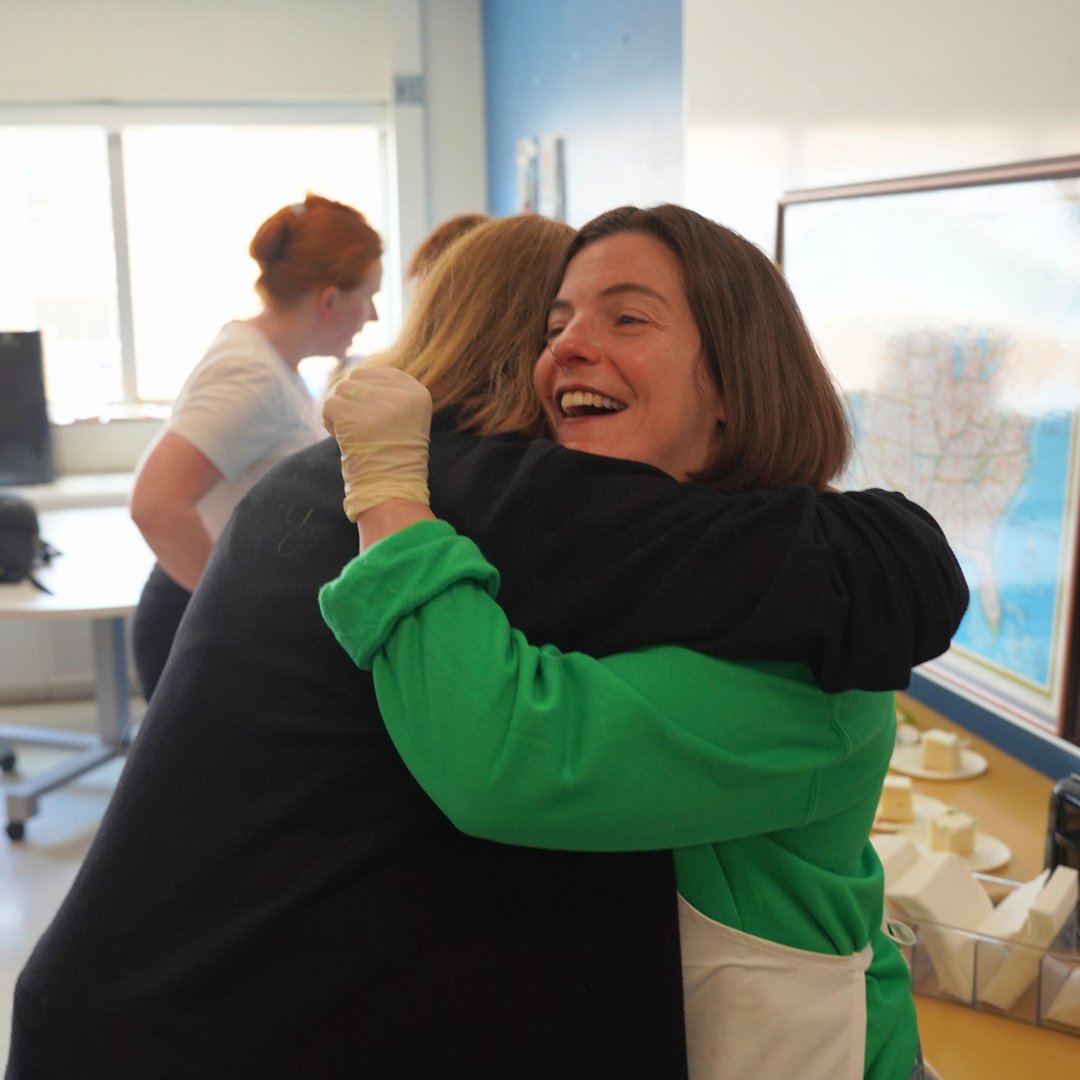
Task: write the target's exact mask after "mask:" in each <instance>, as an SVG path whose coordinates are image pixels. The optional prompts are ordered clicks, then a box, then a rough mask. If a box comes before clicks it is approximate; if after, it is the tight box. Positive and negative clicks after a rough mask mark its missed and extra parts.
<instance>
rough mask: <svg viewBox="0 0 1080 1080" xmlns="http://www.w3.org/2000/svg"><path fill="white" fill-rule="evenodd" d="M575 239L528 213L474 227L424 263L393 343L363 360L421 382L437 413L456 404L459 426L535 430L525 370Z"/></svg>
mask: <svg viewBox="0 0 1080 1080" xmlns="http://www.w3.org/2000/svg"><path fill="white" fill-rule="evenodd" d="M573 236H574V230H573V229H571V228H570V226H569V225H564V224H562V223H561V222H557V221H551V220H550V219H548V218H544V217H540V216H539V215H536V214H521V215H517V216H514V217H506V218H498V219H495V220H493V221H489V222H487V223H486V224H482V225H477V226H476V227H475V228H473V229H472V230H471V231H470V232H468V233H466V234H465V235H464V236H462V237H461V238H460V239H458V240H457V241H455V242H454V243H453V244H452V245H451V246H450V247H449V248H448V249H447V250H446V251H445V252H444V253H443V254H442V255H440V256H439V257H438V258H437V259H436V260H435V262H434V263H433V264H432V265H431V267H430V268H429V270H428V271H427V273H426V274H425V276H424V278H423V280H422V282H421V284H420V288H419V290H418V291H417V294H416V297H415V299H414V300H413V304H412V307H411V308H410V310H409V314H408V316H407V318H406V320H405V325H404V326H403V327H402V330H401V334H400V335H399V337H398V339H397V341H395V342H394V344H393V345H392V346H391V347H390V348H389V349H388V350H387V351H386V352H384V353H381V354H380V355H378V356H376V357H373V358H372V361H371V362H372V363H377V364H389V365H392V366H394V367H398V368H401V369H402V370H403V371H407V372H408V373H409V374H410V375H412V376H413V377H414V378H416V379H419V380H420V382H422V383H423V384H424V385H425V386H426V387H427V388H428V390H429V391H430V392H431V397H432V401H433V403H434V405H435V408H436V409H441V408H444V407H445V406H447V405H456V406H457V407H458V409H459V418H458V426H459V427H462V428H471V429H473V430H475V431H478V432H479V433H480V434H482V435H495V434H499V433H501V432H521V433H523V434H541V433H543V432H544V431H545V430H546V429H545V426H544V422H543V416H542V413H541V410H540V403H539V401H538V400H537V397H536V394H535V392H534V390H533V385H532V369H533V365H534V364H535V363H536V358H537V356H539V354H540V351H541V349H542V348H543V346H544V317H545V305H546V304H547V302H548V300H549V299H550V297H551V296H552V295H553V294H554V291H555V288H556V286H557V285H558V282H559V277H560V275H561V273H562V266H563V261H564V258H565V255H566V249H567V247H568V246H569V244H570V241H571V240H572V239H573Z"/></svg>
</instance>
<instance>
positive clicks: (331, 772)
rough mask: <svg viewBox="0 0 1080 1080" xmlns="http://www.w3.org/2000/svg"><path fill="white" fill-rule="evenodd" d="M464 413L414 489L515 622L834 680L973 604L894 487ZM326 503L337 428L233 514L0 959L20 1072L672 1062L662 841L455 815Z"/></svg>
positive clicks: (541, 1070) (549, 636) (344, 531)
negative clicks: (66, 851) (330, 594)
mask: <svg viewBox="0 0 1080 1080" xmlns="http://www.w3.org/2000/svg"><path fill="white" fill-rule="evenodd" d="M540 222H542V219H536V218H535V217H534V220H533V223H530V224H529V225H528V226H525V227H527V228H529V229H539V228H542V227H543V226H542V225H541V224H540ZM547 224H548V225H551V224H553V223H547ZM500 225H501V223H499V222H494V223H491V224H490V225H484V226H480V227H479V228H478V229H477V230H476V231H475V232H474V233H472V234H470V236H469V237H466V238H465V239H464V240H463V241H462V242H461V244H460V245H455V248H454V249H453V250H454V252H455V256H456V257H461V258H464V257H467V253H468V252H469V251H470V250H479V249H474V248H471V247H470V244H476V245H482V244H483V243H484V242H485V241H484V234H485V232H486V231H490V230H493V229H498V228H499V226H500ZM504 231H506V232H507V233H509V232H510V231H511V227H510V226H505V227H504ZM491 235H499V234H498V233H492V234H491ZM513 247H514V250H515V253H516V255H517V256H518V257H520V251H521V244H520V242H519V241H516V242H515V243H514V245H513ZM489 262H490V260H486V261H483V264H484V265H487V263H489ZM452 269H455V270H456V269H457V267H456V266H455V267H454V268H452ZM453 276H454V277H455V278H456V279H457V280H459V281H461V282H462V283H463V284H464V283H465V282H466V281H467V282H468V285H469V288H470V290H471V293H472V295H473V298H474V299H475V297H476V296H477V295H479V292H480V291H482V290H481V289H480V287H479V285H478V279H477V277H476V276H475V275H473V276H467V275H464V274H461V273H455V274H454V275H453ZM439 279H440V275H439V272H438V268H436V270H435V271H433V280H434V282H435V284H434V285H427V286H426V287H428V288H437V287H438V282H439ZM463 355H464V354H463ZM433 382H434V383H435V384H436V386H437V384H438V377H437V375H436V376H433ZM479 385H480V388H481V390H482V391H483V392H486V383H481V384H479ZM430 386H431V383H430V382H429V388H430ZM457 390H458V392H459V396H458V400H460V385H459V386H458V387H457ZM432 393H433V397H434V398H435V400H436V402H437V403H438V404H442V405H445V403H446V402H447V400H454V398H452V397H450V396H449V395H448V394H446V393H440V392H439V391H438V390H437V389H433V390H432ZM472 419H473V418H472V415H471V414H470V412H469V410H468V409H465V408H459V409H456V410H455V409H446V408H444V409H443V410H442V412H441V413H440V414H439V415H438V416H437V417H436V424H435V427H434V429H433V434H432V447H431V490H432V508H433V509H434V510H435V512H436V513H437V514H438V515H439V516H440V517H443V518H445V519H447V520H448V521H450V522H451V523H452V524H454V525H455V526H456V527H457V528H458V529H459V530H461V531H462V532H465V533H467V534H468V535H470V536H471V537H473V538H474V539H475V540H476V541H477V543H478V544H479V545H480V547H481V548H482V549H483V550H484V552H485V554H486V555H487V556H488V557H489V558H490V559H491V560H492V561H493V562H494V563H496V564H497V565H498V566H499V567H500V570H501V572H502V579H503V588H502V592H501V594H500V601H501V603H502V604H503V606H504V607H505V609H506V610H507V612H508V614H509V615H510V617H511V618H512V620H513V621H514V623H515V625H517V626H518V627H520V628H521V629H522V630H523V631H525V633H526V634H527V635H529V636H530V637H531V638H533V639H534V640H543V641H551V642H553V643H554V644H557V645H558V646H559V647H560V648H562V649H584V650H588V651H590V652H592V653H593V654H595V655H603V654H604V653H605V652H609V651H613V650H616V649H620V650H626V649H632V648H635V647H638V646H644V645H649V644H657V643H665V642H666V643H681V644H686V645H688V646H690V647H693V648H696V649H699V650H701V651H705V652H709V653H711V654H713V655H725V656H732V657H754V656H762V655H764V656H768V657H774V658H787V659H801V660H803V661H804V662H806V663H807V664H809V665H810V667H811V668H812V670H813V671H814V674H815V679H816V680H817V681H818V683H819V684H820V685H821V686H822V687H824V688H826V689H831V690H839V689H843V688H846V687H855V686H861V687H862V688H865V689H878V688H887V687H901V686H906V685H907V682H908V679H909V676H910V669H911V667H912V666H914V665H915V664H917V663H920V662H921V661H923V660H925V659H928V658H930V657H931V656H934V655H937V654H938V653H940V652H941V651H942V650H943V649H944V648H945V647H947V644H948V641H949V638H950V637H951V635H952V633H953V631H954V630H955V628H956V625H957V624H958V622H959V619H960V617H961V616H962V614H963V611H964V609H965V607H966V604H967V589H966V586H965V584H964V581H963V576H962V574H961V573H960V570H959V567H958V566H957V564H956V561H955V559H954V557H953V555H952V552H951V550H950V549H949V545H948V543H947V542H946V540H945V538H944V537H943V536H942V534H941V532H940V529H939V528H938V527H937V525H936V524H935V523H934V521H933V519H932V518H931V517H930V516H929V515H927V514H925V513H924V512H923V511H921V510H920V509H919V508H918V507H915V506H914V505H912V504H911V503H909V502H908V501H907V500H905V499H903V497H902V496H899V495H896V494H892V493H885V492H876V491H871V492H863V493H851V494H843V495H841V494H823V495H819V494H817V493H815V492H814V491H813V490H812V489H811V488H810V487H808V486H806V485H791V486H790V487H788V488H784V489H781V490H780V491H778V492H771V493H751V494H746V495H738V496H720V495H716V494H715V493H713V492H712V491H711V490H710V489H709V488H707V487H704V486H702V485H697V484H692V483H689V484H683V483H678V482H676V481H674V480H672V479H671V478H670V477H669V476H667V475H665V474H663V473H661V472H659V471H658V470H656V469H653V468H652V467H650V466H647V465H641V464H634V463H630V462H624V461H618V460H614V459H604V458H599V457H594V456H592V455H589V454H582V453H577V452H574V451H569V450H564V449H562V448H560V447H556V446H554V445H553V444H551V443H550V442H548V441H546V440H543V439H527V438H522V437H519V436H514V435H498V436H495V437H479V436H477V435H475V434H471V433H469V432H467V431H461V430H458V428H459V427H460V426H461V425H462V424H465V425H468V424H469V423H470V422H472ZM488 430H491V427H490V426H489V427H488ZM494 430H498V427H497V426H496V427H495V428H494ZM342 498H343V487H342V479H341V471H340V467H339V462H338V450H337V446H336V444H335V443H333V442H332V441H329V440H328V441H326V442H323V443H320V444H318V445H316V446H314V447H311V448H309V449H308V450H305V451H302V452H300V453H299V454H297V455H294V456H293V457H291V458H289V459H287V460H285V461H284V462H281V463H280V464H278V465H277V466H275V467H274V468H273V469H272V470H271V471H270V472H269V473H268V474H267V475H266V476H265V477H264V478H263V479H262V480H260V481H259V483H257V484H256V485H255V487H254V488H253V489H252V490H251V491H250V492H249V493H248V495H247V496H246V497H245V498H244V499H243V501H242V502H241V503H240V504H239V506H238V507H237V508H236V510H235V511H234V513H233V516H232V518H231V520H230V522H229V524H228V526H227V527H226V529H225V531H224V533H223V534H222V537H221V539H220V541H219V542H218V544H217V545H215V549H214V553H213V555H212V556H211V559H210V563H209V565H208V568H207V572H206V575H205V577H204V579H203V581H202V582H201V583H200V585H199V588H198V589H197V590H196V593H195V595H194V597H193V600H192V603H191V606H190V607H189V609H188V613H187V615H186V616H185V619H184V622H183V624H182V626H181V628H180V632H179V634H178V636H177V639H176V642H175V644H174V647H173V651H172V653H171V655H170V659H169V662H168V664H167V666H166V669H165V672H164V674H163V677H162V680H161V683H160V684H159V687H158V690H157V692H156V693H155V696H154V701H153V703H152V704H151V705H150V707H149V708H148V711H147V713H146V717H145V719H144V722H143V725H142V728H141V730H140V732H139V735H138V738H137V740H136V742H135V744H134V746H133V748H132V751H131V754H130V759H129V761H128V762H127V765H126V767H125V770H124V772H123V774H122V776H121V778H120V781H119V783H118V785H117V790H116V793H115V795H114V797H113V799H112V801H111V803H110V806H109V808H108V810H107V812H106V814H105V818H104V820H103V822H102V825H101V828H100V830H99V833H98V835H97V837H96V839H95V841H94V843H93V845H92V846H91V849H90V851H89V853H88V855H87V858H86V860H85V862H84V865H83V867H82V868H81V870H80V872H79V875H78V877H77V878H76V880H75V882H74V884H73V886H72V888H71V891H70V893H69V895H68V897H67V898H66V899H65V901H64V903H63V905H62V906H61V908H60V910H59V912H58V913H57V915H56V917H55V919H54V921H53V922H52V924H51V925H50V927H49V928H48V929H47V930H46V932H45V934H44V935H43V936H42V938H41V940H40V942H39V943H38V945H37V948H36V949H35V951H34V953H33V955H32V956H31V958H30V960H29V962H28V963H27V965H26V967H25V969H24V971H23V972H22V974H21V976H20V978H19V981H18V985H17V987H16V994H15V1003H14V1016H13V1029H12V1044H11V1052H10V1059H9V1063H8V1068H7V1074H6V1075H7V1078H8V1080H30V1078H33V1080H39V1078H43V1077H49V1078H53V1080H62V1078H67V1077H71V1078H74V1077H79V1078H81V1080H85V1078H95V1077H101V1078H103V1080H104V1078H109V1080H113V1078H116V1077H142V1076H147V1077H154V1078H155V1080H168V1078H172V1077H177V1078H179V1077H184V1078H187V1077H192V1076H200V1077H203V1078H216V1077H220V1078H222V1080H224V1078H228V1080H237V1078H246V1077H251V1078H252V1080H255V1078H259V1080H264V1078H265V1077H270V1076H272V1077H304V1078H321V1077H345V1076H363V1077H367V1078H374V1080H390V1078H397V1077H402V1078H406V1077H407V1078H410V1080H416V1078H420V1080H423V1078H427V1077H444V1076H468V1077H470V1078H471V1080H496V1078H498V1080H505V1078H508V1077H512V1078H515V1080H533V1078H536V1080H540V1078H550V1077H564V1078H571V1080H577V1078H580V1080H585V1078H589V1080H593V1078H596V1077H600V1076H618V1077H620V1078H630V1080H633V1078H638V1077H640V1078H642V1080H645V1078H649V1080H655V1078H658V1077H663V1078H665V1080H667V1078H673V1080H675V1078H678V1077H681V1076H685V1074H686V1060H685V1044H684V1030H683V1016H682V998H681V971H680V954H679V940H678V926H677V915H676V906H675V896H676V891H675V883H674V875H673V868H672V861H671V856H670V854H669V853H663V852H661V853H631V854H617V855H612V854H603V855H593V854H574V853H558V852H549V851H539V850H532V849H524V848H516V847H511V846H505V845H499V844H493V843H488V842H485V841H480V840H475V839H471V838H468V837H465V836H463V835H462V834H460V833H458V832H457V831H456V830H454V829H453V828H452V827H451V825H450V824H449V822H448V821H447V819H446V818H445V817H444V816H443V814H442V813H441V812H440V811H439V810H438V809H437V808H436V807H435V806H434V805H433V804H432V803H431V801H430V800H429V799H428V798H427V796H426V795H425V794H424V793H423V792H422V790H421V789H420V788H419V786H418V785H417V784H416V783H415V781H414V780H413V779H412V777H411V776H410V775H409V773H408V772H407V770H406V769H405V767H404V765H403V764H402V762H401V760H400V758H399V757H398V755H397V753H396V752H395V750H394V748H393V745H392V743H391V742H390V739H389V737H388V736H387V734H386V731H385V729H384V727H383V724H382V721H381V718H380V716H379V713H378V709H377V705H376V701H375V696H374V692H373V687H372V684H371V679H370V676H369V675H368V674H367V673H365V672H361V671H358V670H357V669H356V667H355V666H354V665H353V663H352V661H351V660H350V659H349V658H348V656H347V655H346V654H345V653H344V652H343V651H342V650H341V649H340V648H339V646H338V645H337V643H336V642H335V641H334V639H333V637H332V636H331V634H330V632H329V630H328V629H327V628H326V626H325V624H324V623H323V621H322V618H321V615H320V613H319V609H318V601H317V593H318V589H319V586H320V585H322V583H323V582H325V581H327V580H329V579H330V578H332V577H334V576H335V575H336V574H337V573H338V572H339V571H340V569H341V568H342V567H343V566H344V565H345V563H347V562H348V561H349V560H350V559H351V558H352V557H353V556H354V554H355V552H356V532H355V529H354V527H353V526H352V525H350V523H349V522H348V521H347V520H346V518H345V516H344V514H343V513H342V509H341V506H342Z"/></svg>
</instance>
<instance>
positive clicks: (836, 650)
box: [430, 413, 968, 691]
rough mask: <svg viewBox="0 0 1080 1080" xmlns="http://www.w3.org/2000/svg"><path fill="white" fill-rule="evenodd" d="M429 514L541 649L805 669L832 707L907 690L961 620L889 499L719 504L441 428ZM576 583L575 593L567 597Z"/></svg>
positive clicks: (956, 603)
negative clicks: (837, 695) (479, 555)
mask: <svg viewBox="0 0 1080 1080" xmlns="http://www.w3.org/2000/svg"><path fill="white" fill-rule="evenodd" d="M430 465H431V492H432V509H433V510H434V511H435V513H436V514H437V515H438V516H439V517H441V518H445V519H446V520H448V521H450V523H451V524H453V525H454V526H455V527H456V528H457V529H458V531H459V532H462V533H464V534H466V535H468V536H470V537H471V538H472V539H474V540H475V541H476V542H477V544H478V545H479V546H480V548H481V550H482V551H483V552H484V554H485V555H486V556H487V557H488V558H489V559H490V560H491V561H492V562H493V563H495V565H497V566H506V567H511V566H513V567H527V568H528V572H527V573H515V574H513V575H506V577H505V580H504V582H503V588H502V592H501V593H500V599H501V601H502V602H503V603H504V605H505V606H506V607H507V609H508V610H517V606H518V603H519V602H520V601H523V600H524V599H525V598H526V597H528V598H529V600H530V606H531V608H532V610H533V612H534V615H533V617H532V619H531V621H529V622H528V623H519V624H518V625H519V626H520V628H521V629H522V630H523V631H524V632H525V633H526V635H527V636H528V637H529V638H530V639H531V640H542V641H546V640H551V639H553V638H554V637H555V632H556V630H557V631H558V632H559V637H558V640H560V642H561V643H563V644H569V647H571V648H584V649H587V651H589V652H591V653H593V654H594V655H604V654H606V653H610V652H615V651H618V650H623V649H627V648H634V647H639V646H644V645H652V644H680V645H685V646H687V647H689V648H693V649H696V650H698V651H701V652H705V653H708V654H709V655H712V656H722V657H729V658H732V659H775V660H791V661H797V662H801V663H806V664H808V665H809V666H810V668H811V670H812V672H813V675H814V679H815V681H816V682H817V684H818V685H819V686H820V687H821V688H823V689H826V690H830V691H840V690H846V689H853V688H857V689H863V690H891V689H902V688H904V687H906V686H907V685H908V683H909V681H910V676H911V669H912V668H913V667H914V666H916V665H917V664H920V663H922V662H923V661H925V660H929V659H931V658H933V657H935V656H938V655H940V654H941V653H942V652H944V651H945V650H946V649H947V648H948V646H949V641H950V639H951V637H952V635H953V633H954V632H955V631H956V628H957V626H958V625H959V623H960V620H961V618H962V617H963V614H964V611H965V610H966V608H967V603H968V590H967V585H966V583H965V581H964V576H963V573H962V572H961V570H960V566H959V564H958V563H957V560H956V557H955V555H954V554H953V552H952V549H951V548H950V546H949V543H948V541H947V540H946V538H945V536H944V534H943V533H942V531H941V529H940V527H939V526H938V524H937V523H936V522H935V521H934V519H933V517H931V515H930V514H928V513H927V512H926V511H924V510H922V509H921V508H920V507H918V506H917V505H915V504H914V503H912V502H910V501H909V500H907V499H905V498H904V497H903V496H902V495H900V494H897V493H895V492H886V491H879V490H871V491H861V492H843V493H826V494H818V493H816V492H814V491H813V490H812V489H811V488H809V487H807V486H805V485H790V486H787V487H784V488H780V489H778V490H776V491H761V492H751V493H747V494H738V495H719V494H716V493H715V492H713V491H711V490H710V489H708V488H705V487H703V486H701V485H698V484H688V483H678V482H677V481H675V480H672V479H671V478H670V477H668V476H666V475H665V474H663V473H661V472H659V471H658V470H656V469H653V468H651V467H649V466H647V465H640V464H636V463H633V462H627V461H620V460H617V459H612V458H602V457H597V456H594V455H591V454H583V453H577V452H575V451H572V450H564V449H562V448H561V447H557V446H554V445H553V444H552V443H550V442H547V441H546V440H543V439H538V440H533V441H532V442H530V443H525V442H524V441H523V440H520V439H517V438H503V437H499V438H494V439H492V438H489V439H480V438H477V437H476V436H472V435H468V434H462V433H456V432H454V431H453V427H452V414H445V413H444V414H441V415H440V416H437V417H436V420H435V427H434V429H433V432H432V452H431V462H430ZM568 578H572V579H573V581H574V583H575V588H574V589H573V590H569V589H566V587H565V585H566V581H567V579H568Z"/></svg>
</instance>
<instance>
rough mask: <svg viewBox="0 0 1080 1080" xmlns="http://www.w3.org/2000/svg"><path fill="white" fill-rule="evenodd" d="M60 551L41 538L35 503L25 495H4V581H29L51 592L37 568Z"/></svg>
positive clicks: (0, 549) (0, 533)
mask: <svg viewBox="0 0 1080 1080" xmlns="http://www.w3.org/2000/svg"><path fill="white" fill-rule="evenodd" d="M58 554H59V552H58V551H57V550H56V549H55V548H54V547H52V546H50V545H49V544H47V543H46V542H45V541H44V540H42V539H41V533H40V531H39V529H38V516H37V511H36V510H35V509H34V504H33V503H32V502H30V501H29V500H28V499H24V498H23V497H22V496H21V495H0V583H4V584H7V583H13V582H18V581H29V582H30V583H31V584H32V585H34V586H36V587H37V588H39V589H41V591H42V592H48V591H49V590H48V589H46V588H45V586H44V585H42V584H41V582H40V581H38V580H36V579H35V577H34V570H36V569H37V568H38V567H39V566H47V565H48V564H49V562H50V561H51V560H52V558H53V556H54V555H58Z"/></svg>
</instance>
